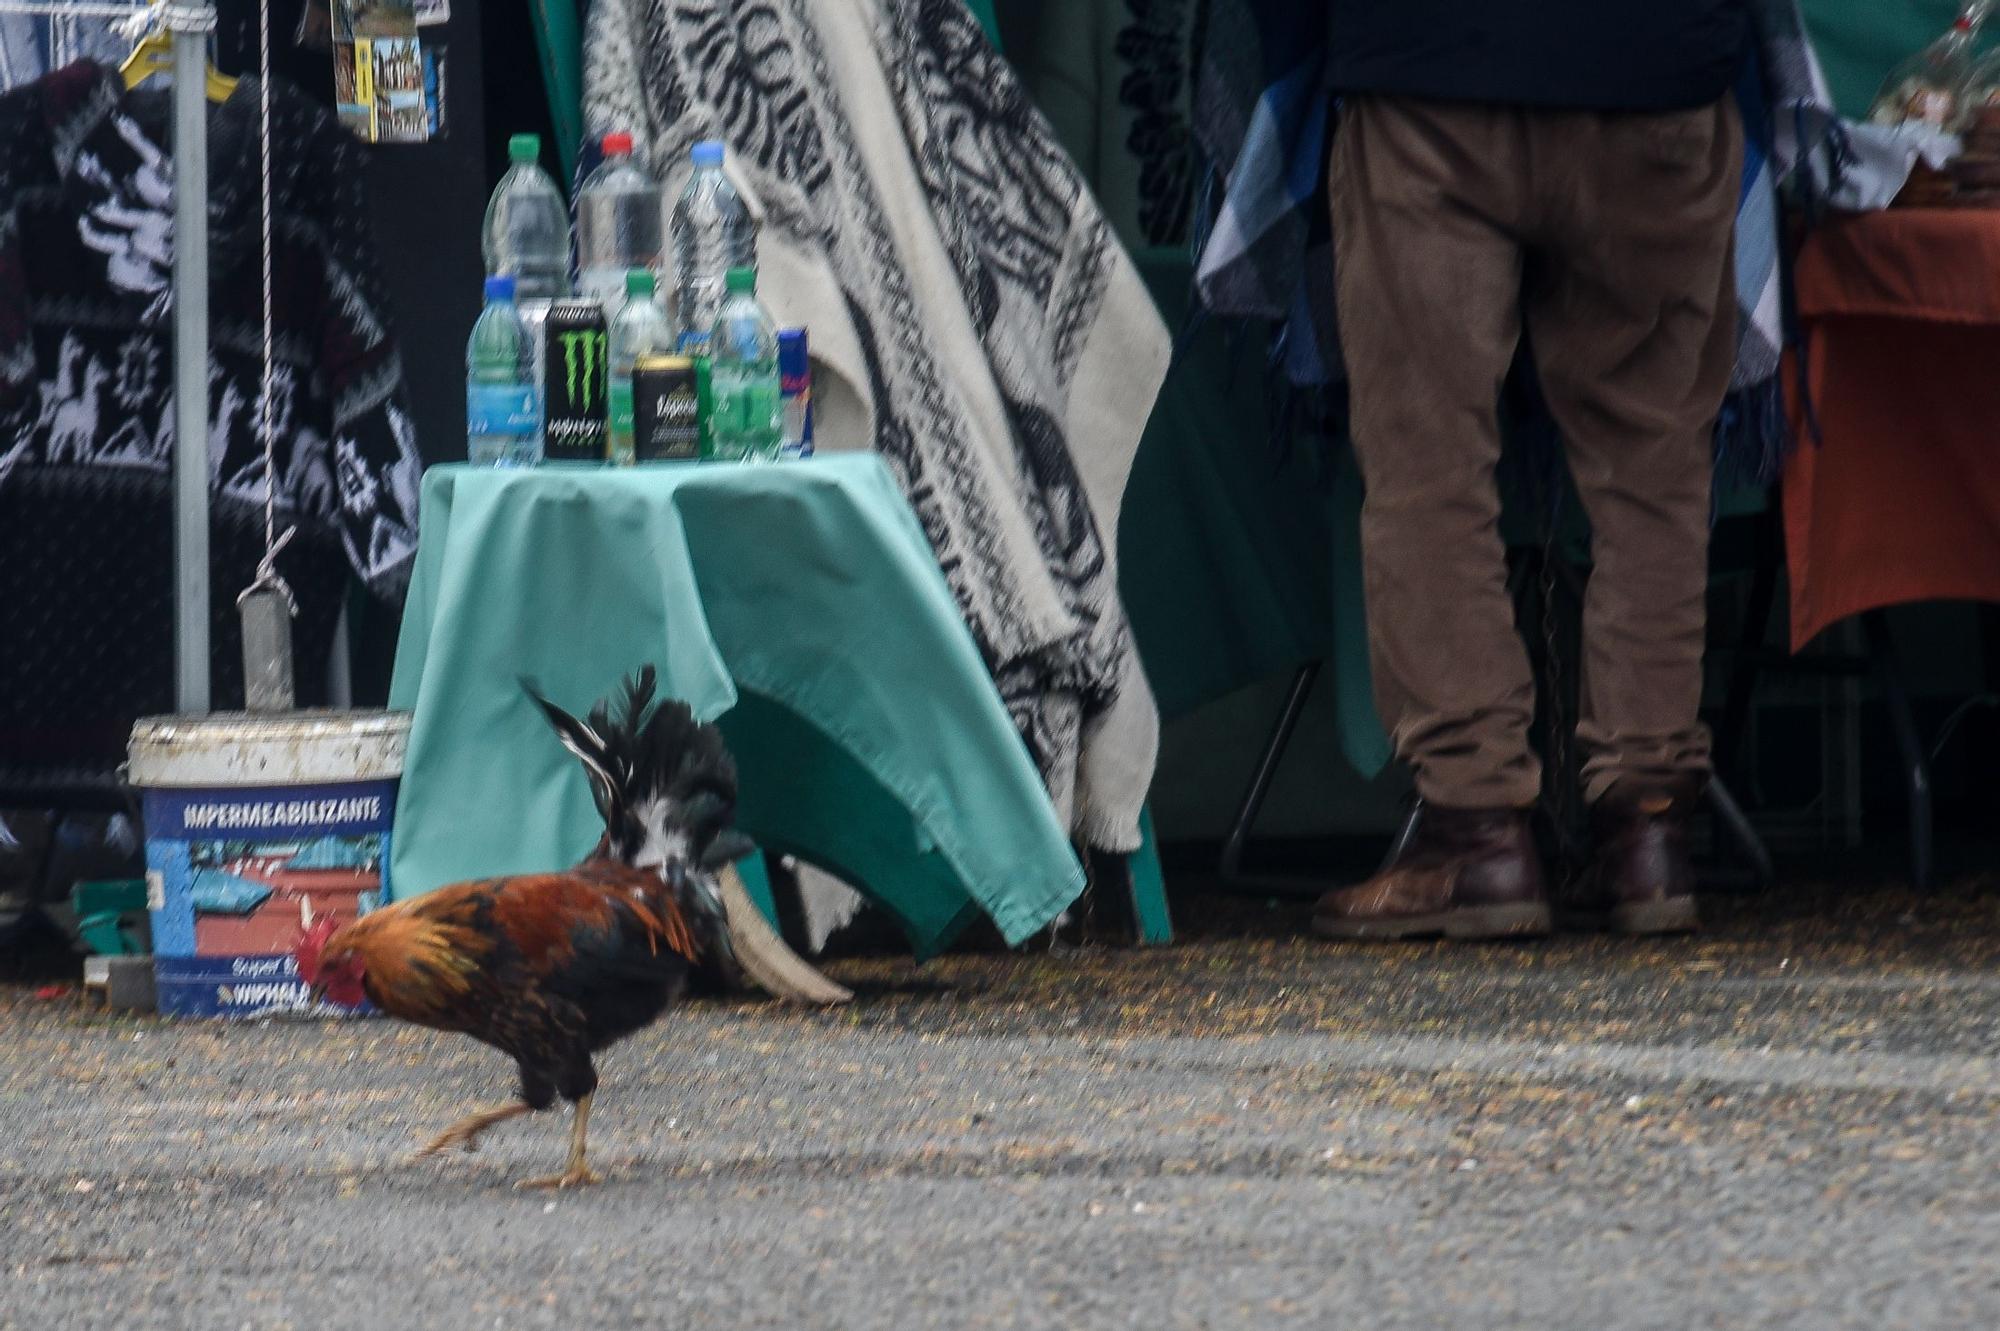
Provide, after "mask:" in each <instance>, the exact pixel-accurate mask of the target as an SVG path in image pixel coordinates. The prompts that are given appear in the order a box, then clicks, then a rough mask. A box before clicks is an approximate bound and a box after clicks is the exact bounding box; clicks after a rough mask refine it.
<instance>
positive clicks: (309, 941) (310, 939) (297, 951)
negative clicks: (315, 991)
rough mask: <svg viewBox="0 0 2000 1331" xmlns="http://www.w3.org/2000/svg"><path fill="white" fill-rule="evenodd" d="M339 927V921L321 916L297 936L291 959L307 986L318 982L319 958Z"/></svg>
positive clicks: (329, 916) (327, 916) (328, 916)
mask: <svg viewBox="0 0 2000 1331" xmlns="http://www.w3.org/2000/svg"><path fill="white" fill-rule="evenodd" d="M339 927H340V921H338V920H336V919H334V917H333V916H331V915H322V916H320V917H319V918H318V919H316V920H314V921H313V922H312V923H311V924H308V925H307V926H306V927H305V929H304V930H303V931H302V932H301V933H300V934H299V941H298V942H297V943H294V944H293V945H292V959H293V960H294V961H296V962H298V966H299V974H300V975H302V976H304V977H305V981H306V983H307V984H313V983H316V982H317V981H318V980H319V958H320V954H321V953H322V952H324V951H326V940H327V939H329V938H331V937H333V931H334V930H335V929H337V928H339Z"/></svg>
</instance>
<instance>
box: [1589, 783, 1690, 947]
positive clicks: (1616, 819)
mask: <svg viewBox="0 0 2000 1331" xmlns="http://www.w3.org/2000/svg"><path fill="white" fill-rule="evenodd" d="M1701 790H1702V783H1701V782H1700V781H1698V780H1695V779H1692V778H1690V779H1687V780H1683V781H1679V782H1675V783H1673V784H1672V785H1668V786H1659V787H1654V788H1652V789H1649V790H1629V791H1627V790H1619V789H1615V788H1614V789H1613V790H1612V791H1611V793H1610V794H1608V795H1606V796H1605V797H1604V798H1603V799H1601V800H1599V801H1598V802H1597V804H1596V806H1595V807H1593V808H1592V809H1591V811H1590V821H1591V825H1592V827H1593V828H1594V829H1595V830H1596V833H1597V850H1596V853H1595V854H1594V855H1593V856H1592V858H1591V861H1590V867H1589V868H1588V869H1586V870H1585V871H1584V873H1583V875H1582V877H1580V878H1579V879H1577V881H1576V883H1575V885H1574V886H1573V887H1572V888H1571V890H1570V891H1568V892H1566V893H1564V897H1563V901H1562V905H1561V912H1560V913H1561V916H1562V922H1563V924H1564V925H1565V926H1567V927H1571V928H1579V929H1609V930H1611V931H1613V932H1615V933H1622V934H1673V933H1689V932H1691V931H1693V930H1694V929H1696V928H1699V927H1700V924H1701V920H1700V916H1699V914H1698V912H1697V910H1696V908H1695V899H1694V861H1693V858H1692V857H1691V856H1690V855H1689V853H1688V833H1687V823H1688V816H1689V814H1690V813H1691V812H1692V811H1693V809H1694V806H1695V803H1696V801H1697V800H1699V799H1700V797H1701Z"/></svg>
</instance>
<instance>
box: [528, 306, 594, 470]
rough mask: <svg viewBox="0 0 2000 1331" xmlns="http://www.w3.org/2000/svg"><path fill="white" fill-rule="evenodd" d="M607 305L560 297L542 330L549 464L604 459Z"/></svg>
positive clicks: (545, 454) (545, 448) (544, 432)
mask: <svg viewBox="0 0 2000 1331" xmlns="http://www.w3.org/2000/svg"><path fill="white" fill-rule="evenodd" d="M604 334H605V325H604V307H603V306H601V305H599V304H598V303H597V302H596V301H594V300H559V301H557V302H555V303H554V304H553V305H551V306H550V307H549V318H548V323H547V325H546V327H545V328H544V329H543V332H542V401H543V403H544V415H543V418H542V422H543V423H542V437H543V445H542V457H543V459H544V460H545V461H549V462H602V461H604V460H605V457H606V451H605V449H606V443H605V432H604V407H605V392H606V389H607V386H608V382H609V380H608V377H607V375H606V374H605V370H606V365H605V360H606V354H605V353H606V351H607V350H608V348H607V346H606V342H605V335H604Z"/></svg>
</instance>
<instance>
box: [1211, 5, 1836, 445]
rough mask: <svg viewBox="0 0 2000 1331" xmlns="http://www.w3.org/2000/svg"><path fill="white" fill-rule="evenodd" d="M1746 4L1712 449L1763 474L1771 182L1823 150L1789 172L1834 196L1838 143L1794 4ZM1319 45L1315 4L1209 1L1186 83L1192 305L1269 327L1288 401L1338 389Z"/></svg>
mask: <svg viewBox="0 0 2000 1331" xmlns="http://www.w3.org/2000/svg"><path fill="white" fill-rule="evenodd" d="M1750 11H1751V14H1752V19H1753V26H1754V29H1755V34H1756V40H1755V42H1754V44H1753V46H1752V49H1751V50H1749V51H1748V52H1746V53H1745V58H1744V64H1743V71H1742V74H1741V76H1740V77H1739V78H1738V80H1737V85H1736V97H1737V102H1738V104H1739V106H1740V108H1741V110H1742V113H1743V124H1744V157H1743V188H1742V195H1741V200H1740V202H1739V204H1738V206H1737V213H1736V294H1737V305H1738V308H1739V311H1740V319H1739V331H1738V345H1737V358H1736V370H1735V374H1734V376H1733V377H1732V379H1731V382H1730V392H1729V397H1728V399H1727V401H1726V402H1725V403H1724V405H1723V409H1722V413H1721V416H1720V418H1719V419H1718V421H1717V423H1716V444H1717V453H1718V457H1719V458H1720V459H1721V460H1723V461H1725V462H1727V463H1729V464H1731V465H1733V466H1735V467H1737V468H1739V469H1740V470H1741V471H1742V472H1744V473H1747V474H1749V475H1751V476H1753V477H1756V478H1758V479H1768V478H1769V477H1771V476H1773V475H1775V474H1776V471H1777V468H1778V465H1779V463H1780V461H1781V460H1782V458H1783V452H1784V446H1785V440H1786V438H1787V430H1786V425H1785V419H1784V409H1783V403H1782V397H1781V394H1780V392H1779V384H1778V366H1779V359H1780V355H1781V353H1782V351H1783V348H1784V346H1785V344H1786V327H1787V322H1788V321H1787V319H1786V317H1785V303H1786V301H1785V293H1786V288H1787V283H1786V274H1785V268H1784V251H1783V248H1782V246H1781V244H1780V238H1779V233H1778V225H1779V209H1778V187H1779V184H1780V182H1782V181H1785V180H1787V179H1788V178H1793V173H1794V169H1795V168H1797V167H1798V166H1799V165H1800V164H1801V163H1803V162H1804V161H1805V160H1806V159H1807V158H1809V157H1811V156H1813V155H1814V154H1816V153H1824V154H1825V155H1826V159H1825V163H1824V164H1823V166H1822V168H1821V169H1820V170H1817V171H1813V172H1800V173H1798V176H1797V177H1796V179H1797V180H1799V181H1806V180H1808V179H1810V180H1811V181H1812V182H1814V183H1815V184H1816V185H1817V186H1819V187H1821V188H1823V189H1831V188H1832V187H1833V184H1834V183H1835V182H1837V180H1838V167H1839V163H1840V161H1841V159H1842V157H1843V154H1844V151H1845V149H1844V144H1843V139H1842V134H1841V130H1840V125H1839V118H1838V116H1837V114H1836V113H1835V111H1834V108H1833V98H1832V95H1831V94H1830V93H1829V92H1828V91H1827V85H1826V79H1825V76H1824V75H1823V74H1822V73H1821V72H1820V68H1819V62H1818V60H1817V59H1816V58H1815V57H1814V55H1813V52H1812V47H1811V45H1810V43H1809V42H1808V40H1807V38H1806V34H1805V27H1804V23H1803V20H1802V19H1801V18H1800V16H1799V10H1798V3H1797V0H1750ZM1326 48H1327V21H1326V14H1325V10H1324V9H1323V8H1321V7H1319V6H1315V5H1301V4H1297V3H1293V2H1292V0H1211V3H1210V9H1209V15H1208V23H1207V26H1206V29H1205V41H1204V46H1203V50H1202V52H1201V57H1200V65H1199V75H1198V83H1197V86H1196V89H1195V114H1194V119H1195V127H1194V128H1195V136H1196V139H1197V141H1198V142H1199V143H1200V146H1201V150H1202V152H1203V154H1204V155H1205V157H1206V158H1207V161H1208V164H1209V174H1208V178H1207V181H1206V183H1205V187H1204V199H1203V204H1204V206H1203V207H1202V208H1201V209H1200V210H1199V213H1200V222H1201V228H1200V230H1199V232H1198V234H1197V235H1196V237H1195V247H1196V256H1197V257H1196V273H1195V292H1196V297H1197V301H1198V304H1199V305H1200V307H1201V309H1202V310H1203V311H1204V312H1205V313H1206V314H1209V315H1214V316H1219V317H1224V318H1251V319H1258V320H1264V321H1268V322H1269V323H1271V324H1272V325H1274V327H1275V328H1276V335H1275V338H1274V341H1273V343H1272V360H1273V368H1274V369H1275V370H1277V371H1278V372H1279V373H1280V375H1281V378H1282V380H1283V387H1285V388H1287V389H1289V390H1290V391H1289V392H1288V393H1287V394H1286V396H1287V397H1288V398H1289V399H1290V400H1291V401H1292V403H1294V404H1297V403H1299V402H1301V401H1303V400H1305V399H1307V398H1310V397H1315V396H1317V397H1320V398H1324V396H1325V395H1326V394H1327V393H1328V392H1329V391H1334V392H1337V391H1338V390H1339V389H1340V388H1341V386H1342V382H1341V380H1342V376H1341V370H1340V346H1339V341H1338V336H1337V333H1336V326H1335V322H1334V312H1333V237H1332V233H1331V223H1330V221H1329V220H1328V218H1329V210H1328V207H1327V200H1326V163H1327V156H1328V147H1329V144H1328V135H1329V134H1330V132H1331V130H1332V123H1333V105H1334V97H1333V93H1332V89H1331V87H1330V86H1329V84H1328V81H1327V59H1326V56H1327V49H1326ZM1289 418H1290V413H1288V419H1289Z"/></svg>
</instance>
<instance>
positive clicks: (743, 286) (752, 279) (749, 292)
mask: <svg viewBox="0 0 2000 1331" xmlns="http://www.w3.org/2000/svg"><path fill="white" fill-rule="evenodd" d="M726 280H727V282H728V283H729V291H730V293H731V294H732V295H738V294H740V295H745V296H754V295H755V294H757V270H756V269H755V268H732V269H730V270H729V276H728V278H727V279H726Z"/></svg>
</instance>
